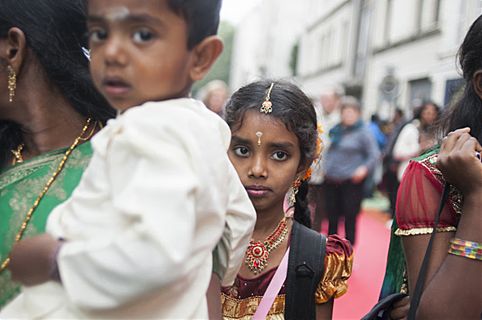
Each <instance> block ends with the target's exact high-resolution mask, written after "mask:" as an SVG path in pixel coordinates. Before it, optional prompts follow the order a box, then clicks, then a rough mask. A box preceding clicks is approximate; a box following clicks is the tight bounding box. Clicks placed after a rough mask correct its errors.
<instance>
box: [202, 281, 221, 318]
mask: <svg viewBox="0 0 482 320" xmlns="http://www.w3.org/2000/svg"><path fill="white" fill-rule="evenodd" d="M206 298H207V301H208V313H209V319H210V320H220V319H222V312H221V280H220V279H219V276H218V275H217V274H216V273H214V272H213V273H212V274H211V281H210V282H209V288H208V291H207V293H206Z"/></svg>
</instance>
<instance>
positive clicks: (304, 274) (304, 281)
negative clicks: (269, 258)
mask: <svg viewBox="0 0 482 320" xmlns="http://www.w3.org/2000/svg"><path fill="white" fill-rule="evenodd" d="M290 248H291V249H290V255H289V259H288V275H287V280H286V304H285V319H286V320H293V319H296V320H311V319H315V318H316V304H315V292H316V288H317V287H318V284H319V283H320V281H321V277H322V275H323V270H324V261H325V251H326V237H325V236H323V235H321V234H319V233H318V232H316V231H314V230H311V229H309V228H307V227H305V226H304V225H302V224H300V223H298V222H296V221H294V222H293V228H292V231H291V241H290Z"/></svg>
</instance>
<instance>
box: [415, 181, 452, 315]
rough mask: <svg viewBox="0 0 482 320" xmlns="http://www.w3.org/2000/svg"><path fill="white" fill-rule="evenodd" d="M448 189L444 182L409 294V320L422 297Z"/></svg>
mask: <svg viewBox="0 0 482 320" xmlns="http://www.w3.org/2000/svg"><path fill="white" fill-rule="evenodd" d="M449 191H450V188H449V185H448V184H447V183H446V184H445V185H444V189H443V192H442V199H441V200H440V204H439V208H438V212H437V215H436V216H435V222H434V227H433V232H432V235H431V237H430V241H429V242H428V246H427V251H426V252H425V257H424V258H423V262H422V266H421V267H420V272H419V273H418V279H417V284H416V286H415V290H414V292H413V295H412V294H410V310H409V311H408V319H409V320H415V315H416V314H417V308H418V305H419V303H420V298H421V297H422V293H423V287H424V284H425V280H426V278H427V269H428V263H429V261H430V255H431V254H432V246H433V241H434V238H435V234H436V233H437V228H438V224H439V221H440V216H441V214H442V210H443V208H444V205H445V202H447V199H448V196H449Z"/></svg>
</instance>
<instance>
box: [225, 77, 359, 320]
mask: <svg viewBox="0 0 482 320" xmlns="http://www.w3.org/2000/svg"><path fill="white" fill-rule="evenodd" d="M226 120H227V122H228V124H229V126H230V127H231V130H232V141H231V147H230V149H229V157H230V159H231V161H232V163H233V164H234V167H235V168H236V170H237V172H238V175H239V176H240V178H241V182H242V183H243V185H244V187H245V188H246V190H247V191H248V195H249V197H250V199H251V201H252V202H253V205H254V207H255V209H256V213H257V223H256V226H255V230H254V233H253V238H252V240H251V242H250V246H249V248H248V250H247V252H246V256H245V258H246V259H245V263H244V264H243V265H242V267H241V270H240V272H239V274H238V276H237V278H236V280H235V283H234V285H233V286H231V287H225V288H223V290H222V291H223V292H222V303H223V316H224V318H225V319H250V318H251V317H252V316H253V315H254V314H255V312H256V310H257V308H258V306H259V305H260V302H261V300H262V297H263V295H264V294H265V292H266V290H267V287H268V285H269V284H270V282H271V281H272V279H273V277H274V275H275V273H276V272H277V269H278V266H279V265H280V263H281V261H282V259H283V257H284V256H285V254H286V252H287V249H288V247H289V246H290V242H291V239H292V230H293V226H294V224H297V223H300V224H302V225H304V226H306V227H310V218H309V215H308V211H307V206H306V203H307V201H306V193H307V182H306V180H307V178H308V177H309V172H308V168H309V167H310V165H311V163H312V162H313V160H314V159H317V158H318V154H319V151H320V149H321V144H319V143H317V137H318V130H317V122H316V114H315V110H314V108H313V105H312V103H311V101H310V100H309V99H308V97H306V95H305V94H304V93H303V92H302V91H301V90H300V89H299V88H297V87H296V86H295V85H293V84H291V83H288V82H270V81H260V82H255V83H252V84H249V85H247V86H245V87H243V88H241V89H239V90H238V91H237V92H236V93H234V95H233V96H232V98H231V100H230V101H229V102H228V104H227V107H226ZM287 193H288V194H289V195H288V196H287ZM285 198H286V199H285ZM288 198H289V200H288ZM286 201H288V202H289V205H286V204H285V203H286ZM287 208H288V210H286V209H287ZM293 209H294V210H293ZM293 211H294V212H293ZM290 250H292V251H296V250H300V248H299V247H298V248H297V247H292V248H291V249H290ZM315 250H316V248H315ZM321 251H322V248H321V247H320V248H318V249H317V250H316V251H315V252H313V255H315V256H319V255H321ZM292 253H293V252H292ZM294 253H296V252H294ZM289 257H290V261H288V264H290V263H292V261H291V257H292V255H291V254H290V255H289ZM351 268H352V249H351V247H350V244H349V242H348V241H346V240H344V239H341V238H339V237H338V236H336V235H331V236H329V237H328V239H327V244H326V257H325V259H324V272H323V274H322V276H321V280H320V281H319V283H318V284H317V286H316V290H314V291H315V292H313V299H314V300H315V301H316V317H317V318H318V319H329V318H331V314H332V308H333V299H334V298H337V297H339V296H341V295H343V294H344V293H345V292H346V290H347V285H346V281H347V279H348V278H349V277H350V274H351ZM283 279H284V278H283ZM276 293H277V296H276V298H275V300H274V302H273V303H272V305H270V307H271V309H270V310H269V312H268V319H284V316H285V298H286V294H288V295H289V294H290V292H287V289H286V282H285V283H284V284H283V286H282V288H281V290H280V291H279V292H278V291H276ZM268 307H269V306H268ZM298 307H299V308H303V306H298ZM258 315H259V314H258ZM262 316H264V315H262Z"/></svg>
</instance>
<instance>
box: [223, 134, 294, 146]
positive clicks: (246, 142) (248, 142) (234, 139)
mask: <svg viewBox="0 0 482 320" xmlns="http://www.w3.org/2000/svg"><path fill="white" fill-rule="evenodd" d="M231 142H232V143H234V144H244V145H248V146H249V145H252V144H253V141H252V140H249V139H245V138H241V137H239V136H237V135H234V134H233V136H232V137H231ZM268 146H269V147H270V148H272V149H292V148H295V147H296V146H295V145H294V144H293V143H291V142H269V143H268Z"/></svg>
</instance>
